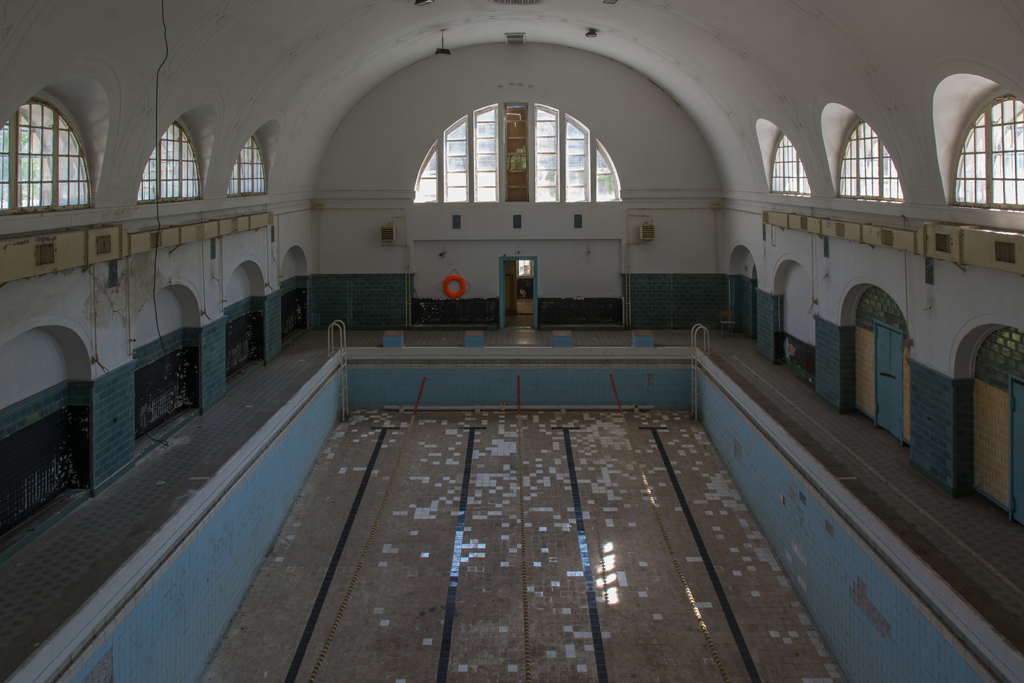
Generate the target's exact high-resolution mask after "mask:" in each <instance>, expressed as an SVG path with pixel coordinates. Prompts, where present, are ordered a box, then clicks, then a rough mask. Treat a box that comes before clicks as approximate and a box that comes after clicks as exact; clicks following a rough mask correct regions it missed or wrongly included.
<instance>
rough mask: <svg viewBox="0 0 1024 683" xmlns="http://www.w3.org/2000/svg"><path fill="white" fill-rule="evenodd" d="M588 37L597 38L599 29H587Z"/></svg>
mask: <svg viewBox="0 0 1024 683" xmlns="http://www.w3.org/2000/svg"><path fill="white" fill-rule="evenodd" d="M587 38H597V29H596V28H592V29H590V30H589V31H587Z"/></svg>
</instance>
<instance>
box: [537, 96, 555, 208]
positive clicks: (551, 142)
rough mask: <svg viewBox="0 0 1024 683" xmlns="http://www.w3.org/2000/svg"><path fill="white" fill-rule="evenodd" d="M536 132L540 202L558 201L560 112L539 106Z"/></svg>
mask: <svg viewBox="0 0 1024 683" xmlns="http://www.w3.org/2000/svg"><path fill="white" fill-rule="evenodd" d="M536 112H537V113H536V117H537V127H536V130H535V133H534V149H535V151H534V155H535V158H536V163H537V171H536V174H535V176H534V184H535V186H536V188H537V201H538V202H557V201H558V112H557V111H556V110H553V109H547V108H544V107H540V106H538V107H537V109H536Z"/></svg>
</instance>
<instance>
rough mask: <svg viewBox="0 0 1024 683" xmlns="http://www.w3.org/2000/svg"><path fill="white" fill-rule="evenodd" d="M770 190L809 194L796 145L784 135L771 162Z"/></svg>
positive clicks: (805, 175)
mask: <svg viewBox="0 0 1024 683" xmlns="http://www.w3.org/2000/svg"><path fill="white" fill-rule="evenodd" d="M772 192H781V193H783V194H810V193H811V188H810V185H809V184H808V182H807V173H806V172H805V171H804V164H803V162H802V161H800V158H799V157H798V156H797V153H796V147H794V146H793V143H792V142H791V141H790V139H789V137H788V136H786V135H783V136H782V139H781V140H779V145H778V147H776V149H775V160H774V161H773V162H772Z"/></svg>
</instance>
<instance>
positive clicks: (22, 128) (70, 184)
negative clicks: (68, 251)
mask: <svg viewBox="0 0 1024 683" xmlns="http://www.w3.org/2000/svg"><path fill="white" fill-rule="evenodd" d="M88 204H89V174H88V171H87V169H86V165H85V151H84V150H83V149H82V145H81V143H80V142H79V141H78V136H77V135H75V131H74V129H72V128H71V124H69V123H68V121H67V119H65V118H64V116H63V115H62V114H61V113H60V112H59V111H57V110H56V109H54V108H53V107H51V106H50V105H48V104H46V103H45V102H35V101H33V102H28V103H27V104H23V105H21V107H20V108H19V109H18V113H17V114H15V115H14V118H12V119H11V120H10V121H9V122H8V123H6V124H4V126H3V128H2V129H0V211H12V210H19V209H21V210H39V209H53V208H61V207H76V206H88Z"/></svg>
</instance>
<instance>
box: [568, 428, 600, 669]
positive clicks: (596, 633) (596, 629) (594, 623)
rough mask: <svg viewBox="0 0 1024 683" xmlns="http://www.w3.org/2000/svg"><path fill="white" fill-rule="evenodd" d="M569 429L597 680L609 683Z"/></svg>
mask: <svg viewBox="0 0 1024 683" xmlns="http://www.w3.org/2000/svg"><path fill="white" fill-rule="evenodd" d="M570 431H572V430H571V429H570V428H568V427H563V428H562V438H563V439H564V440H565V459H566V460H567V461H568V462H569V481H570V482H571V483H572V505H573V509H574V510H575V511H576V539H577V540H578V541H579V544H580V557H581V558H583V580H584V582H585V583H586V586H587V608H588V609H589V610H590V633H591V635H592V636H593V638H594V659H596V660H597V680H598V681H599V683H608V667H607V666H606V664H605V659H604V640H603V639H602V638H601V619H600V618H599V617H598V614H597V596H596V595H595V594H594V574H593V572H591V571H590V550H589V547H588V546H587V531H586V529H584V528H583V507H582V505H581V501H580V487H579V485H578V484H577V483H576V462H575V461H574V460H573V457H572V441H571V440H570V438H569V432H570Z"/></svg>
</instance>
